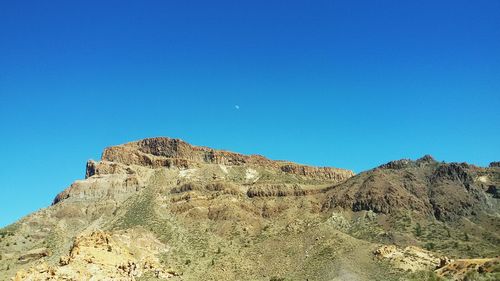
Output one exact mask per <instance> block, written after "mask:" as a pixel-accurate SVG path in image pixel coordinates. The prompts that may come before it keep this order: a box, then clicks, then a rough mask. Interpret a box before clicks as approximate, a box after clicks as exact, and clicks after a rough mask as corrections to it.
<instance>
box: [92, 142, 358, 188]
mask: <svg viewBox="0 0 500 281" xmlns="http://www.w3.org/2000/svg"><path fill="white" fill-rule="evenodd" d="M102 161H109V162H114V163H122V164H125V165H139V166H146V167H151V168H160V167H167V168H170V167H179V168H185V169H187V168H195V167H199V166H200V165H201V164H218V165H226V166H241V165H248V166H258V167H264V168H270V169H275V170H280V171H282V172H284V173H288V174H294V175H299V176H304V177H309V178H316V179H322V180H331V181H333V182H340V181H343V180H346V179H348V178H349V177H352V176H353V175H354V173H353V172H352V171H349V170H344V169H338V168H330V167H310V166H305V165H300V164H295V163H291V162H285V161H273V160H269V159H267V158H265V157H263V156H260V155H243V154H240V153H234V152H228V151H223V150H215V149H212V148H208V147H199V146H192V145H190V144H188V143H186V142H184V141H182V140H179V139H170V138H163V137H159V138H150V139H144V140H141V141H137V142H131V143H127V144H124V145H119V146H112V147H108V148H106V149H105V150H104V152H103V154H102ZM93 168H94V167H93V166H91V167H90V172H87V174H92V171H93Z"/></svg>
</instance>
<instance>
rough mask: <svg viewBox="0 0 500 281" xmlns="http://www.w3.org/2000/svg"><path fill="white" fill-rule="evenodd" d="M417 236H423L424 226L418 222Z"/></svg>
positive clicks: (416, 227)
mask: <svg viewBox="0 0 500 281" xmlns="http://www.w3.org/2000/svg"><path fill="white" fill-rule="evenodd" d="M415 235H416V236H422V226H421V225H420V223H418V222H417V225H416V226H415Z"/></svg>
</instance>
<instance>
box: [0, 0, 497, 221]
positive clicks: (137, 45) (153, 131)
mask: <svg viewBox="0 0 500 281" xmlns="http://www.w3.org/2000/svg"><path fill="white" fill-rule="evenodd" d="M403 2H404V3H403ZM499 15H500V1H498V0H491V1H486V0H477V1H462V0H453V1H452V0H447V1H439V0H437V1H436V0H432V1H400V0H394V1H371V0H370V1H368V0H367V1H351V0H349V1H347V0H345V1H333V0H330V1H290V0H287V1H271V0H266V1H88V0H87V1H66V0H65V1H22V0H21V1H1V2H0V131H1V134H2V137H1V138H0V147H1V161H0V191H1V195H0V225H6V224H8V223H11V222H13V221H14V220H16V219H18V218H20V217H21V216H23V215H26V214H28V213H29V212H31V211H34V210H36V209H38V208H41V207H44V206H48V205H49V204H50V203H51V201H52V199H53V197H54V196H55V195H56V194H57V193H58V192H59V191H61V190H63V189H64V188H65V187H67V186H69V185H70V184H71V182H72V181H74V180H76V179H81V178H83V177H84V170H85V162H86V161H87V160H88V159H91V158H92V159H98V158H99V157H100V153H101V151H102V150H103V148H104V147H106V146H109V145H114V144H120V143H124V142H128V141H132V140H137V139H141V138H145V137H153V136H170V137H178V138H182V139H184V140H186V141H188V142H191V143H193V144H197V145H206V146H211V147H215V148H223V149H228V150H233V151H238V152H243V153H258V154H263V155H265V156H268V157H270V158H273V159H289V160H293V161H296V162H300V163H306V164H314V165H327V166H335V167H344V168H349V169H353V170H355V171H356V172H359V171H362V170H365V169H369V168H372V167H374V166H376V165H379V164H381V163H384V162H386V161H389V160H392V159H400V158H416V157H420V156H421V155H423V154H427V153H429V154H432V155H434V156H435V157H436V158H437V159H439V160H445V161H467V162H471V163H474V164H477V165H487V164H488V163H489V162H490V161H494V160H497V161H498V160H500V112H499V108H500V16H499ZM236 105H238V106H239V109H237V108H236Z"/></svg>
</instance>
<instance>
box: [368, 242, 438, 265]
mask: <svg viewBox="0 0 500 281" xmlns="http://www.w3.org/2000/svg"><path fill="white" fill-rule="evenodd" d="M374 255H375V256H376V257H378V258H380V259H387V260H389V262H390V263H391V264H392V265H393V266H394V267H396V268H399V269H402V270H408V271H412V272H416V271H421V270H424V271H427V270H434V269H435V268H436V267H437V266H438V265H439V263H440V258H439V257H437V256H436V255H435V254H434V253H432V252H429V251H426V250H424V249H421V248H418V247H413V246H410V247H405V248H400V247H397V246H395V245H384V246H381V247H380V248H377V249H376V250H375V251H374Z"/></svg>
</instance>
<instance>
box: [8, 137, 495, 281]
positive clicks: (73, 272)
mask: <svg viewBox="0 0 500 281" xmlns="http://www.w3.org/2000/svg"><path fill="white" fill-rule="evenodd" d="M498 186H500V170H499V169H498V165H496V164H494V163H493V164H492V165H490V167H477V166H473V165H469V164H466V163H442V162H438V161H436V160H434V158H432V157H431V156H429V155H426V156H424V157H422V158H420V159H418V160H415V161H414V160H410V159H403V160H396V161H391V162H389V163H387V164H384V165H381V166H379V167H377V168H374V169H372V170H369V171H365V172H362V173H360V174H357V175H354V173H353V172H352V171H349V170H345V169H339V168H330V167H311V166H306V165H300V164H296V163H292V162H288V161H274V160H270V159H267V158H265V157H263V156H259V155H243V154H239V153H234V152H228V151H222V150H215V149H211V148H207V147H198V146H193V145H190V144H188V143H186V142H184V141H182V140H179V139H170V138H163V137H160V138H150V139H144V140H140V141H136V142H131V143H127V144H123V145H118V146H112V147H109V148H106V149H105V150H104V152H103V154H102V158H101V160H99V161H93V160H90V161H88V162H87V165H86V172H85V179H83V180H78V181H75V182H74V183H72V184H71V185H70V186H69V187H68V188H66V189H65V190H63V191H62V192H61V193H59V194H58V195H57V196H56V197H55V199H54V201H53V202H52V205H51V206H49V207H48V208H45V209H41V210H39V211H37V212H34V213H33V214H30V215H28V216H26V217H24V218H22V219H21V220H19V221H18V222H16V223H14V224H12V225H10V226H7V227H6V228H4V229H1V230H0V279H1V280H110V279H113V280H161V279H171V280H237V279H238V280H282V278H286V280H289V279H290V280H306V279H309V280H345V279H346V278H351V279H355V280H406V279H405V278H410V277H411V276H410V275H411V274H419V272H421V271H429V272H432V273H433V274H438V275H440V276H449V277H450V276H451V277H450V278H462V279H463V278H464V276H465V275H466V274H470V273H471V272H472V273H474V274H476V273H477V274H482V275H481V276H483V275H484V276H487V277H488V278H490V277H492V276H494V274H497V269H498V267H496V263H497V259H495V255H497V254H498V252H499V251H500V246H499V245H500V235H499V233H500V219H499V217H500V215H499V213H500V212H499V210H500V203H499V201H498V200H499V196H498ZM381 245H382V246H381ZM423 248H425V249H426V250H423ZM374 256H375V257H377V258H375V259H374V258H373V257H374ZM448 257H449V258H448ZM479 257H480V258H488V259H487V261H486V260H485V261H484V262H483V260H481V261H479V260H474V266H473V265H470V266H469V265H467V268H470V270H462V269H463V268H462V267H463V265H462V263H463V262H462V261H464V260H470V259H473V258H479ZM353 261H355V262H353ZM457 268H459V269H460V270H459V269H457Z"/></svg>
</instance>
